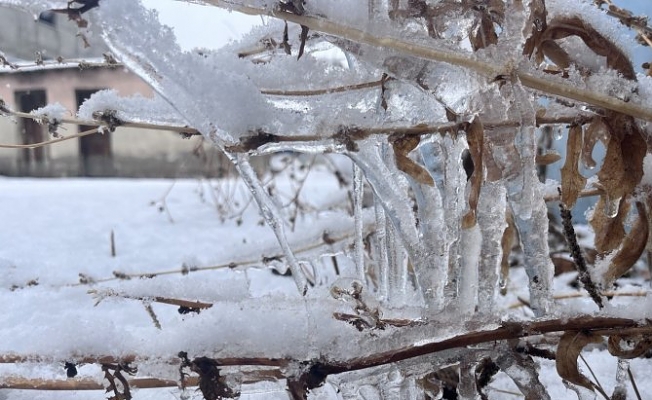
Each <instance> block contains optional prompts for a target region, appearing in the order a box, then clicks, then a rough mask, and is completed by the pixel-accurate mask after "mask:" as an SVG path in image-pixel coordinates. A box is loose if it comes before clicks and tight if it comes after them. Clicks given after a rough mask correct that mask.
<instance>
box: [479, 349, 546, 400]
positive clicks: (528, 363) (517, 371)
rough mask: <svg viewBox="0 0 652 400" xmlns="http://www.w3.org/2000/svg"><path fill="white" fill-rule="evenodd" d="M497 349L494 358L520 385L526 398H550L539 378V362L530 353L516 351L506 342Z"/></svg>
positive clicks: (502, 369) (541, 399) (542, 399)
mask: <svg viewBox="0 0 652 400" xmlns="http://www.w3.org/2000/svg"><path fill="white" fill-rule="evenodd" d="M500 347H501V348H500V349H496V350H495V351H496V352H499V353H498V356H497V357H495V358H493V357H492V358H493V359H495V361H496V364H497V365H498V366H499V367H500V370H501V371H503V372H504V373H506V374H507V375H508V376H509V377H510V378H511V379H512V381H514V383H515V384H516V386H518V388H519V390H520V391H521V393H523V395H524V396H525V398H526V399H539V400H550V395H549V394H548V391H547V390H546V388H545V386H543V384H542V383H541V381H540V380H539V371H538V368H537V364H536V363H535V362H534V360H532V358H531V357H530V356H528V355H523V354H519V353H516V352H514V350H513V349H511V348H509V347H508V346H507V345H506V344H503V345H501V346H500Z"/></svg>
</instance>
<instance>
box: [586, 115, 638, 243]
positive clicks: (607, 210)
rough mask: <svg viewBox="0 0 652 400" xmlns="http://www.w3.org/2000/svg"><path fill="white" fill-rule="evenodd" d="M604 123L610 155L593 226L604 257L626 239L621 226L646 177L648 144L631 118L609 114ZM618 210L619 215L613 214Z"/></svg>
mask: <svg viewBox="0 0 652 400" xmlns="http://www.w3.org/2000/svg"><path fill="white" fill-rule="evenodd" d="M603 123H604V124H605V126H606V128H607V131H608V132H609V143H608V145H607V152H606V154H605V157H604V161H603V164H602V167H601V168H600V171H599V172H598V180H599V185H600V187H601V188H602V189H603V190H604V194H603V195H602V196H601V197H600V200H599V201H598V204H597V205H596V207H595V211H594V213H593V217H592V219H591V221H590V223H591V226H592V227H593V230H594V231H595V232H596V236H595V247H596V249H597V250H598V251H599V252H600V253H603V254H604V253H605V252H609V251H612V250H614V249H616V248H617V247H618V246H619V245H620V244H621V243H622V241H623V239H624V237H625V230H624V228H623V227H622V225H623V222H624V219H625V216H626V214H627V211H628V208H627V207H626V205H625V204H624V203H625V202H626V201H625V199H626V198H627V197H628V196H630V195H631V194H633V192H634V189H635V188H636V186H637V185H638V183H639V182H640V181H641V178H642V177H643V158H645V154H646V152H647V144H646V142H645V139H643V137H644V135H643V133H642V132H641V130H640V128H639V127H638V125H637V124H636V121H635V120H634V119H633V118H632V117H629V116H626V115H622V114H618V113H614V112H606V116H605V118H603ZM616 207H618V208H617V213H615V212H613V211H615V210H616Z"/></svg>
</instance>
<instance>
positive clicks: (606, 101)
mask: <svg viewBox="0 0 652 400" xmlns="http://www.w3.org/2000/svg"><path fill="white" fill-rule="evenodd" d="M204 3H206V4H211V5H213V6H215V7H220V8H225V9H228V10H233V11H237V12H240V13H243V14H249V15H267V16H271V17H275V18H279V19H282V20H285V21H289V22H293V23H297V24H300V25H303V26H306V27H308V28H310V29H311V30H313V31H318V32H322V33H325V34H329V35H333V36H336V37H340V38H342V39H347V40H350V41H353V42H356V43H360V44H366V45H370V46H374V47H379V48H384V49H394V50H396V51H398V52H401V53H403V54H406V55H410V56H414V57H417V58H421V59H424V60H429V61H437V62H445V63H449V64H453V65H457V66H460V67H463V68H467V69H470V70H473V71H475V72H477V73H479V74H481V75H484V76H486V77H487V78H489V79H494V78H495V77H497V76H499V75H505V74H507V75H510V76H513V77H514V78H517V79H518V80H520V82H521V84H523V86H525V87H528V88H530V89H534V90H539V91H541V92H544V93H549V94H552V95H556V96H560V97H565V98H568V99H573V100H576V101H581V102H584V103H588V104H591V105H594V106H598V107H601V108H606V109H609V110H612V111H616V112H619V113H622V114H626V115H630V116H632V117H635V118H640V119H644V120H646V121H652V109H651V108H648V107H645V106H642V105H638V104H634V103H632V102H625V101H623V100H620V99H617V98H614V97H610V96H607V95H605V94H602V93H596V92H593V91H591V90H586V89H581V88H578V87H573V86H572V85H570V84H569V83H568V82H564V81H561V80H560V81H554V80H553V79H550V78H542V77H539V76H537V75H536V74H535V73H533V72H530V71H528V70H526V69H524V68H523V67H519V68H516V69H514V70H510V69H509V68H507V67H506V66H504V65H496V64H491V63H489V62H486V61H481V60H478V59H476V58H475V57H473V55H471V54H464V53H456V52H454V51H451V50H447V49H436V48H433V47H429V46H424V45H420V44H417V43H413V42H409V41H405V40H402V39H398V38H394V37H388V36H376V35H374V34H371V33H369V32H365V31H362V30H360V29H356V28H353V27H350V26H346V25H343V24H339V23H336V22H333V21H329V20H326V19H324V18H322V17H317V16H307V15H296V14H292V13H290V12H287V11H282V10H278V9H269V8H263V7H252V6H245V5H242V4H239V3H237V2H234V1H228V0H205V1H204Z"/></svg>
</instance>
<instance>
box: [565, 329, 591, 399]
mask: <svg viewBox="0 0 652 400" xmlns="http://www.w3.org/2000/svg"><path fill="white" fill-rule="evenodd" d="M591 343H602V336H600V335H596V334H594V333H591V332H582V331H579V332H578V331H568V332H565V333H564V334H563V335H562V337H561V339H559V345H558V346H557V355H556V361H555V362H556V366H557V373H558V374H559V376H560V377H561V378H562V379H565V380H567V381H568V382H570V383H574V384H576V385H579V386H583V387H585V388H587V389H590V390H594V388H595V385H594V384H593V382H591V381H590V380H589V379H588V378H587V377H585V376H584V375H582V374H581V373H580V371H579V369H578V366H577V358H578V357H579V355H580V353H581V352H582V349H583V348H584V347H585V346H586V345H588V344H591Z"/></svg>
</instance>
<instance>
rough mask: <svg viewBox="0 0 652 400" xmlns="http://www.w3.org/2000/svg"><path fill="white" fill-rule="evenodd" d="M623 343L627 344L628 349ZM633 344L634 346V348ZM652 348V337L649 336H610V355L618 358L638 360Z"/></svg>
mask: <svg viewBox="0 0 652 400" xmlns="http://www.w3.org/2000/svg"><path fill="white" fill-rule="evenodd" d="M622 342H627V345H626V348H623V347H622V346H621V343H622ZM632 343H634V345H633V346H632ZM650 348H652V337H650V336H647V335H641V336H620V335H613V336H609V340H608V349H609V353H610V354H611V355H612V356H614V357H618V358H626V359H631V358H636V357H640V356H642V355H643V354H644V353H645V352H646V351H648V350H649V349H650Z"/></svg>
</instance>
